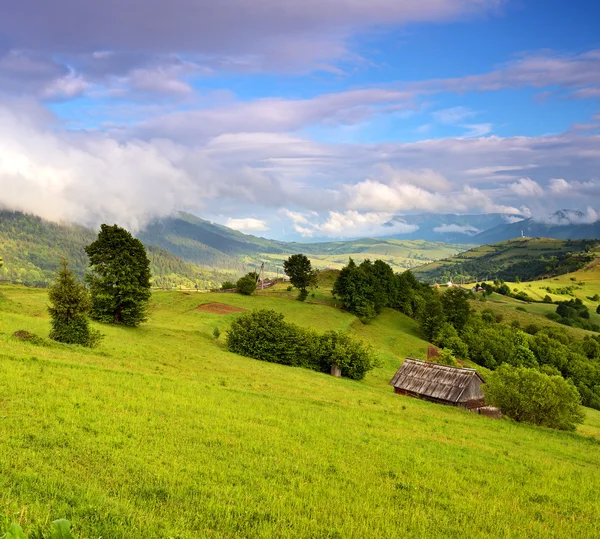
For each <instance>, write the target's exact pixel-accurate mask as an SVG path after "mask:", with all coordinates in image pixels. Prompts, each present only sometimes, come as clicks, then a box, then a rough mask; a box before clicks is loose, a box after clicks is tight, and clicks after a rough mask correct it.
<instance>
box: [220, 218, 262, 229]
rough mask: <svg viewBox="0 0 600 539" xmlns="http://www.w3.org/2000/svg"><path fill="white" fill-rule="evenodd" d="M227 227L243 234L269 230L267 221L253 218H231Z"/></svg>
mask: <svg viewBox="0 0 600 539" xmlns="http://www.w3.org/2000/svg"><path fill="white" fill-rule="evenodd" d="M226 225H227V226H228V227H229V228H233V229H234V230H239V231H241V232H264V231H266V230H269V227H268V226H267V223H266V221H263V220H262V219H255V218H253V217H244V218H229V219H227V223H226Z"/></svg>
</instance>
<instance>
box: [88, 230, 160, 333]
mask: <svg viewBox="0 0 600 539" xmlns="http://www.w3.org/2000/svg"><path fill="white" fill-rule="evenodd" d="M85 252H86V253H87V255H88V257H89V259H90V270H91V273H90V274H88V275H86V281H87V283H88V284H89V287H90V292H91V295H92V302H93V306H92V310H91V312H90V316H91V318H93V319H94V320H98V321H99V322H104V323H112V324H122V325H125V326H132V327H135V326H138V325H139V324H141V323H142V322H145V321H146V319H147V315H146V313H147V305H148V300H149V299H150V261H149V260H148V256H147V254H146V249H145V248H144V245H143V244H142V242H141V241H140V240H138V239H136V238H134V237H133V236H132V235H131V233H130V232H128V231H127V230H125V229H123V228H121V227H119V226H117V225H113V226H109V225H102V226H101V227H100V233H99V234H98V239H97V240H96V241H95V242H93V243H92V244H90V245H88V246H87V247H86V248H85Z"/></svg>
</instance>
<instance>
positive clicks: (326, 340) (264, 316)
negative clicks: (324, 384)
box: [227, 309, 376, 380]
mask: <svg viewBox="0 0 600 539" xmlns="http://www.w3.org/2000/svg"><path fill="white" fill-rule="evenodd" d="M227 347H228V348H229V350H230V351H231V352H235V353H237V354H240V355H242V356H247V357H251V358H254V359H259V360H261V361H269V362H271V363H279V364H282V365H290V366H293V367H304V368H307V369H312V370H315V371H319V372H330V371H331V367H332V365H333V364H337V365H338V366H339V367H340V369H341V371H342V376H345V377H347V378H352V379H354V380H362V379H363V378H364V377H365V374H366V373H367V372H369V371H370V370H371V369H373V368H374V367H375V366H376V364H375V357H374V354H373V351H372V349H371V348H370V347H368V346H365V345H364V344H363V343H362V342H360V341H356V340H354V339H352V338H351V337H350V336H348V335H347V334H345V333H343V332H341V331H327V332H325V333H324V334H322V335H319V334H317V333H316V332H314V331H312V330H309V329H306V328H302V327H300V326H297V325H296V324H292V323H290V322H286V321H285V320H284V317H283V315H282V314H280V313H277V312H275V311H272V310H267V309H262V310H256V311H253V312H251V313H247V314H244V315H242V316H240V317H239V318H237V319H236V320H235V321H234V322H233V323H232V324H231V328H230V329H229V331H228V332H227Z"/></svg>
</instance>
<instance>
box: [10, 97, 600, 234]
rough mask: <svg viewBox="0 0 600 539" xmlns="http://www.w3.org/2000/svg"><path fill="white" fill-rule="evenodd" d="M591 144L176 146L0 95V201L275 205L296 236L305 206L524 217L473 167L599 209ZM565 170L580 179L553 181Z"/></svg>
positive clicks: (117, 210) (20, 205)
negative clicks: (84, 126) (515, 176)
mask: <svg viewBox="0 0 600 539" xmlns="http://www.w3.org/2000/svg"><path fill="white" fill-rule="evenodd" d="M256 121H257V122H259V124H258V126H257V127H261V124H260V118H258V117H257V118H256ZM599 147H600V136H598V135H587V136H579V135H576V134H573V133H567V134H563V135H553V136H547V137H535V138H528V137H512V138H500V137H495V136H492V137H487V138H479V139H452V138H447V139H432V140H426V141H421V142H414V143H400V142H391V143H382V144H326V143H320V142H315V141H312V140H308V139H306V138H302V137H301V136H299V135H291V134H289V133H283V132H270V133H264V132H263V133H258V132H250V133H243V132H239V133H224V134H221V135H217V136H212V137H208V138H207V140H206V141H204V142H194V143H187V144H184V143H181V142H176V141H173V140H169V139H168V138H166V137H163V138H152V139H148V140H144V139H140V138H136V137H134V136H132V135H131V133H129V134H128V133H126V132H116V133H115V134H114V135H111V134H106V133H104V134H103V133H98V132H92V131H87V132H84V131H66V130H64V129H63V127H62V126H61V125H60V124H59V123H58V121H57V118H56V117H53V116H52V115H51V114H50V113H49V112H48V111H47V110H45V109H44V108H43V107H41V106H39V105H35V104H32V103H31V102H27V101H12V102H10V103H7V104H4V105H3V103H2V102H1V101H0V204H1V205H3V206H4V207H10V208H14V209H21V210H24V211H29V212H33V213H36V214H38V215H41V216H42V217H46V218H49V219H53V220H60V219H65V220H71V221H77V222H81V223H84V224H92V225H97V224H98V223H100V222H117V223H120V224H121V225H123V226H127V227H129V228H132V229H136V228H139V227H140V226H143V224H144V223H146V222H147V220H148V219H151V218H152V217H154V216H160V215H166V214H169V213H171V212H172V211H173V210H175V209H188V210H192V211H195V212H197V213H199V214H200V215H202V214H206V213H208V212H210V210H211V209H213V208H219V213H220V214H223V215H226V216H229V215H240V214H241V215H253V214H254V213H255V212H256V211H260V212H261V218H263V219H265V221H267V222H270V221H269V219H270V216H271V215H272V214H274V213H276V212H277V211H278V210H280V209H282V208H294V211H293V212H291V213H289V214H285V213H284V215H286V217H287V218H288V219H290V220H292V222H293V223H294V225H295V226H297V227H300V230H299V231H300V232H301V233H304V234H307V233H313V234H318V233H319V231H318V230H317V231H316V232H314V230H313V227H311V223H313V222H314V223H317V224H319V223H321V225H323V224H324V222H323V221H322V220H320V219H318V218H317V217H316V216H315V215H314V214H313V213H311V212H319V214H321V215H326V214H327V212H328V211H330V210H331V209H332V208H336V211H337V213H338V214H340V215H342V216H344V215H345V214H346V213H347V212H357V214H369V215H370V217H369V218H368V219H367V220H366V221H363V222H362V225H363V226H364V227H366V226H367V223H371V225H373V223H374V221H373V219H374V218H375V217H377V216H378V217H377V218H378V219H379V218H383V217H384V215H382V214H392V215H393V214H396V213H397V212H407V211H408V212H410V211H425V212H440V213H442V212H443V213H448V212H454V213H469V212H475V213H481V212H483V213H491V212H493V213H496V212H499V213H503V214H506V215H522V216H525V217H526V216H528V215H529V209H528V208H524V207H520V208H517V206H519V204H520V203H519V202H518V201H519V196H521V195H517V194H516V193H514V192H513V191H512V190H511V189H509V188H508V187H507V186H506V185H503V184H502V183H501V182H496V181H493V180H488V179H483V178H482V176H479V175H478V174H476V173H474V172H473V171H477V173H479V172H481V173H482V174H483V173H488V172H489V173H490V174H491V176H492V177H493V176H494V174H495V171H496V170H499V171H500V173H502V171H503V170H512V169H514V170H517V169H518V170H520V169H521V168H523V167H528V168H529V170H531V178H530V180H531V181H532V182H535V183H536V184H537V185H539V186H541V185H545V183H546V182H548V178H552V177H554V178H555V179H554V180H552V181H550V183H549V186H550V191H549V193H552V186H554V189H555V190H556V188H557V186H562V187H565V185H568V186H569V189H568V190H567V191H565V192H561V193H560V196H554V197H546V199H545V200H544V203H545V207H544V211H546V212H547V211H552V210H555V209H558V208H557V205H559V204H560V206H558V207H575V208H579V207H585V206H586V205H588V204H589V205H591V206H594V207H597V206H599V205H600V183H599V182H598V180H596V179H594V178H597V171H598V167H599V166H600V151H598V148H599ZM525 158H526V161H525V160H524V159H525ZM524 162H526V163H527V164H526V165H524V164H523V163H524ZM432 163H435V170H433V169H431V168H430V167H431V164H432ZM490 163H494V164H497V163H502V165H490ZM511 163H513V164H511ZM486 167H489V168H488V169H486ZM563 174H564V175H566V174H569V177H573V178H575V177H576V178H582V179H581V180H579V181H576V180H569V182H566V181H565V180H561V181H560V182H559V181H558V180H557V179H556V178H557V177H560V176H561V175H563ZM513 183H515V182H513ZM516 183H517V184H518V185H520V186H521V187H522V185H523V184H522V182H516ZM515 202H517V204H515ZM258 208H260V210H259V209H258ZM537 210H538V209H537V208H536V213H539V211H537ZM242 212H247V213H242ZM292 215H294V216H295V217H293V216H292ZM348 215H350V216H353V214H348ZM374 216H375V217H374ZM346 218H348V216H346ZM294 219H296V220H295V221H294ZM303 219H305V220H306V222H303ZM357 219H358V218H355V219H354V222H358V221H357ZM328 220H329V219H328ZM339 221H340V218H339V217H337V216H334V217H332V219H331V224H330V225H328V227H327V228H326V229H325V232H327V233H333V232H331V231H330V228H332V229H333V228H335V223H336V222H339ZM373 226H375V225H373ZM355 228H356V227H355ZM311 231H312V232H311ZM325 232H323V233H325ZM376 232H377V228H376V227H375V228H374V229H373V233H376ZM384 232H385V233H388V234H393V233H394V232H393V231H389V230H386V231H384ZM352 235H360V233H356V232H352Z"/></svg>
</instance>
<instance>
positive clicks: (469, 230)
mask: <svg viewBox="0 0 600 539" xmlns="http://www.w3.org/2000/svg"><path fill="white" fill-rule="evenodd" d="M433 231H434V232H439V233H440V234H442V233H448V232H456V233H458V234H467V235H468V236H474V235H475V234H479V232H481V230H479V229H478V228H476V227H474V226H472V225H457V224H451V225H441V226H436V227H435V228H434V229H433Z"/></svg>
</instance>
